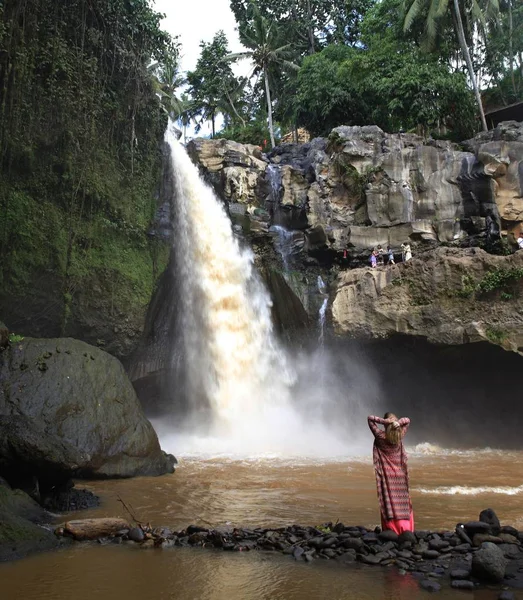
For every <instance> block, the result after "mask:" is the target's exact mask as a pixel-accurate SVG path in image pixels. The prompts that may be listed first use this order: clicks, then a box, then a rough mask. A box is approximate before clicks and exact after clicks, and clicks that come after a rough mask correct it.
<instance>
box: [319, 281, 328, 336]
mask: <svg viewBox="0 0 523 600" xmlns="http://www.w3.org/2000/svg"><path fill="white" fill-rule="evenodd" d="M318 292H320V294H321V295H322V296H323V302H322V303H321V306H320V310H319V311H318V328H319V335H318V344H319V346H320V348H323V346H324V342H325V317H326V314H327V305H328V303H329V296H328V294H327V286H326V285H325V282H324V281H323V279H322V278H321V275H318Z"/></svg>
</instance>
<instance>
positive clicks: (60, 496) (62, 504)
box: [41, 482, 100, 512]
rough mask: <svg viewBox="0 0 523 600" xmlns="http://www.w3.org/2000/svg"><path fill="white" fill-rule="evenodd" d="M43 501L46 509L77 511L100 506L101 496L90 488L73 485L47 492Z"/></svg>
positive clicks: (52, 510)
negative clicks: (78, 487) (77, 487)
mask: <svg viewBox="0 0 523 600" xmlns="http://www.w3.org/2000/svg"><path fill="white" fill-rule="evenodd" d="M71 483H72V482H71ZM41 503H42V506H43V507H44V508H45V509H46V510H49V511H51V512H76V511H78V510H86V509H88V508H95V507H96V506H99V505H100V498H99V497H98V496H96V495H95V494H93V492H91V491H89V490H85V489H84V490H79V489H76V488H74V487H72V488H70V489H63V490H57V491H54V493H48V494H45V495H44V496H43V497H42V501H41Z"/></svg>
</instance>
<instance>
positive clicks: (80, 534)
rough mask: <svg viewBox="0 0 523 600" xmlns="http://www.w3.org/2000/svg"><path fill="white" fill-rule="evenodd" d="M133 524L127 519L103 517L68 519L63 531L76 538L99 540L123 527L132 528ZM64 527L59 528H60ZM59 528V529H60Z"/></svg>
mask: <svg viewBox="0 0 523 600" xmlns="http://www.w3.org/2000/svg"><path fill="white" fill-rule="evenodd" d="M130 528H131V526H130V525H129V523H128V522H127V521H126V520H125V519H118V518H101V519H78V520H75V521H67V523H65V525H63V531H64V533H65V534H66V535H70V536H72V537H73V538H74V539H75V540H78V541H81V540H97V539H99V538H103V537H107V536H109V535H114V534H116V533H118V532H119V531H122V529H130ZM60 529H62V528H58V530H60ZM58 530H57V531H58Z"/></svg>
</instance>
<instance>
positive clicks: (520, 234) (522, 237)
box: [516, 231, 523, 250]
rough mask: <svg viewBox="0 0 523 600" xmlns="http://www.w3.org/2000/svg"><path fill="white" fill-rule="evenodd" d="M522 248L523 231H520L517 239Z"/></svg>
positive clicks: (521, 248)
mask: <svg viewBox="0 0 523 600" xmlns="http://www.w3.org/2000/svg"><path fill="white" fill-rule="evenodd" d="M516 241H517V243H518V246H519V249H520V250H523V232H521V231H520V232H519V237H518V239H517V240H516Z"/></svg>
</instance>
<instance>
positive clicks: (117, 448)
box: [0, 338, 175, 478]
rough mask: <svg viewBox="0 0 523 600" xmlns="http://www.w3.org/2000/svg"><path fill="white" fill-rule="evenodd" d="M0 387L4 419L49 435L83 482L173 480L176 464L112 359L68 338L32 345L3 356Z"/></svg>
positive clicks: (25, 343)
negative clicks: (150, 477)
mask: <svg viewBox="0 0 523 600" xmlns="http://www.w3.org/2000/svg"><path fill="white" fill-rule="evenodd" d="M44 367H45V368H44ZM0 380H1V381H2V386H0V414H2V415H4V416H5V417H13V418H15V417H16V418H18V417H25V418H26V419H29V420H30V421H33V423H35V425H36V426H37V427H38V428H39V429H43V430H45V432H46V434H47V436H49V437H48V440H51V439H54V440H55V442H56V444H62V445H63V446H62V450H61V454H60V461H63V460H64V459H67V461H66V464H67V466H68V467H69V471H71V470H74V471H76V476H81V477H86V478H96V477H132V476H135V475H160V474H163V473H167V472H169V473H172V472H173V470H174V461H175V459H174V457H172V456H168V455H166V454H165V453H163V452H162V450H161V448H160V445H159V442H158V438H157V436H156V433H155V432H154V429H153V427H152V425H151V424H150V423H149V421H148V420H147V419H146V418H145V416H144V414H143V411H142V408H141V406H140V403H139V401H138V398H137V397H136V394H135V392H134V389H133V386H132V384H131V382H130V381H129V379H128V378H127V375H126V373H125V371H124V368H123V366H122V365H121V363H120V362H119V361H118V360H117V359H116V358H114V357H113V356H111V355H109V354H107V353H106V352H103V351H102V350H100V349H98V348H95V347H93V346H89V345H88V344H85V343H84V342H80V341H78V340H73V339H69V338H67V339H34V338H25V339H24V340H23V341H22V342H20V343H17V344H16V345H10V346H9V347H8V348H6V349H5V350H4V351H2V352H1V353H0ZM37 448H38V446H37ZM69 452H70V454H69ZM43 458H45V459H46V462H47V463H48V464H49V463H51V462H54V461H52V456H51V455H47V456H45V457H42V459H43ZM37 476H38V475H37Z"/></svg>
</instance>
